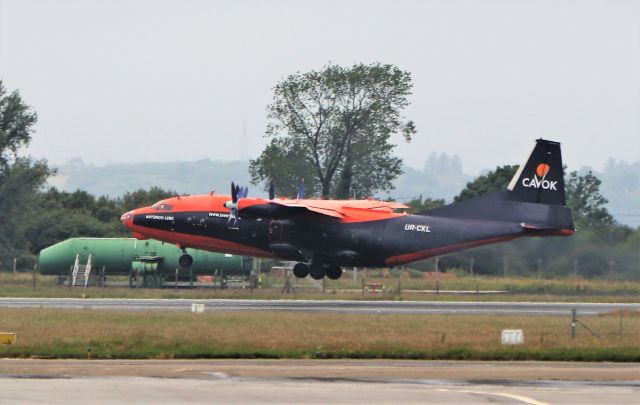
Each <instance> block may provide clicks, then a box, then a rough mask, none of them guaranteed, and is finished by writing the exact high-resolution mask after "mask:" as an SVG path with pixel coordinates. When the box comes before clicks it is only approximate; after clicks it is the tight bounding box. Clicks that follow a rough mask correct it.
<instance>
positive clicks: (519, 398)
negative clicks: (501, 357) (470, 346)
mask: <svg viewBox="0 0 640 405" xmlns="http://www.w3.org/2000/svg"><path fill="white" fill-rule="evenodd" d="M438 391H444V392H463V393H465V394H478V395H495V396H498V397H505V398H510V399H515V400H516V401H520V402H523V403H525V404H530V405H551V404H549V403H548V402H542V401H538V400H536V399H533V398H529V397H525V396H523V395H516V394H507V393H505V392H488V391H471V390H451V389H447V388H439V389H438Z"/></svg>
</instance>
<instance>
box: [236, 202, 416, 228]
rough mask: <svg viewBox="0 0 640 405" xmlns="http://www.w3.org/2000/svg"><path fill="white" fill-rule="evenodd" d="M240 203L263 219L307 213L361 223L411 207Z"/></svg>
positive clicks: (244, 210)
mask: <svg viewBox="0 0 640 405" xmlns="http://www.w3.org/2000/svg"><path fill="white" fill-rule="evenodd" d="M251 200H253V201H251V202H250V201H246V202H244V201H243V200H240V203H239V208H238V212H239V213H240V214H241V215H242V214H249V215H255V216H262V217H278V218H283V217H287V216H289V215H291V216H293V215H299V214H301V213H304V212H309V213H316V214H321V215H325V216H328V217H333V218H337V219H340V220H342V221H346V222H359V221H366V220H375V219H383V218H389V217H391V216H398V215H404V214H399V213H395V212H394V210H396V209H405V208H408V207H407V206H406V205H404V204H400V203H396V202H389V201H378V200H298V199H276V200H264V199H251Z"/></svg>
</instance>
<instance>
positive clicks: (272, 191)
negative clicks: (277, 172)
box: [269, 180, 276, 200]
mask: <svg viewBox="0 0 640 405" xmlns="http://www.w3.org/2000/svg"><path fill="white" fill-rule="evenodd" d="M274 198H276V186H275V185H274V184H273V180H271V181H270V182H269V199H270V200H273V199H274Z"/></svg>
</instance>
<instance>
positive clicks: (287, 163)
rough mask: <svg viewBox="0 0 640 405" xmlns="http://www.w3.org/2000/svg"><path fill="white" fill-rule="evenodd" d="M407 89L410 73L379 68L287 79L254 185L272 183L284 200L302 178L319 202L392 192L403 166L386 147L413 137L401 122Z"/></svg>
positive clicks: (329, 69) (409, 125)
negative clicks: (396, 136)
mask: <svg viewBox="0 0 640 405" xmlns="http://www.w3.org/2000/svg"><path fill="white" fill-rule="evenodd" d="M411 87H412V84H411V75H410V74H409V73H408V72H404V71H401V70H400V69H398V68H397V67H394V66H392V65H383V64H380V63H374V64H370V65H364V64H356V65H353V66H351V67H350V68H345V67H342V66H338V65H334V64H329V65H327V66H325V67H324V68H323V69H322V70H321V71H310V72H307V73H295V74H293V75H290V76H289V77H287V78H286V79H284V80H283V81H281V82H280V83H278V84H277V85H276V86H275V88H274V97H273V102H272V103H271V104H270V105H269V106H268V107H267V112H268V113H267V117H268V119H269V120H270V122H269V124H268V126H267V130H266V136H269V137H272V140H271V142H270V144H269V145H268V146H267V148H266V149H265V150H264V151H263V153H262V154H261V155H260V156H259V157H258V158H257V159H255V160H252V161H251V164H250V172H251V178H252V183H254V184H258V183H260V182H262V183H263V184H264V185H265V188H266V187H267V184H268V183H269V181H270V180H273V181H274V182H275V184H276V186H277V188H278V189H279V190H281V191H280V193H281V194H282V192H283V191H285V192H286V193H290V192H291V191H293V190H295V189H296V188H297V187H296V186H297V183H298V182H299V180H300V178H304V181H305V186H306V190H307V194H308V195H320V196H322V197H323V198H329V197H337V198H348V197H353V196H354V195H355V196H356V197H365V196H369V195H371V194H373V193H374V192H375V191H378V190H389V189H391V188H392V187H393V184H392V181H393V180H394V179H395V178H396V177H397V176H398V175H399V174H401V173H402V168H401V164H402V160H401V159H399V158H397V157H395V156H393V155H392V151H393V148H394V145H393V144H391V143H390V142H389V139H390V137H391V135H392V134H395V133H400V134H402V135H403V137H404V139H405V140H406V141H407V142H408V141H410V140H411V135H412V134H414V133H415V127H414V124H413V122H412V121H407V122H404V121H403V117H402V115H401V112H402V110H403V109H404V108H405V107H407V106H408V105H409V102H408V99H407V98H408V96H409V95H410V94H411Z"/></svg>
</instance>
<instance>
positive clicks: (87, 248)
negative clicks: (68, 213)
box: [39, 238, 252, 275]
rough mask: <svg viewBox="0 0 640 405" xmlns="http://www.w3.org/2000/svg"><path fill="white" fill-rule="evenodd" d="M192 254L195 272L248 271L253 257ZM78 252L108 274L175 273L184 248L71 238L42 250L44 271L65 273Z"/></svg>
mask: <svg viewBox="0 0 640 405" xmlns="http://www.w3.org/2000/svg"><path fill="white" fill-rule="evenodd" d="M188 253H189V254H190V255H191V256H193V264H192V265H191V267H190V269H191V270H192V271H193V274H216V273H218V274H219V273H220V272H224V274H226V275H232V274H246V275H248V274H249V272H250V270H251V264H252V263H251V259H248V258H244V257H242V256H233V255H227V254H222V253H212V252H206V251H202V250H195V249H188ZM76 255H78V256H79V258H80V263H81V264H86V263H87V260H88V258H89V255H91V262H92V266H93V268H94V269H101V268H102V267H104V268H105V271H106V274H107V275H126V274H129V273H130V272H131V270H132V269H133V270H136V271H138V270H146V271H161V272H163V273H169V272H175V269H176V268H177V267H178V258H179V257H180V255H182V251H181V250H180V249H178V247H177V246H175V245H171V244H167V243H163V242H159V241H156V240H152V239H149V240H137V239H134V238H72V239H67V240H65V241H64V242H60V243H58V244H56V245H53V246H50V247H48V248H46V249H43V250H42V251H41V252H40V259H39V268H40V272H41V273H42V274H54V275H61V274H62V275H66V274H68V273H69V268H70V267H71V266H73V264H74V262H75V260H76Z"/></svg>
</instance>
